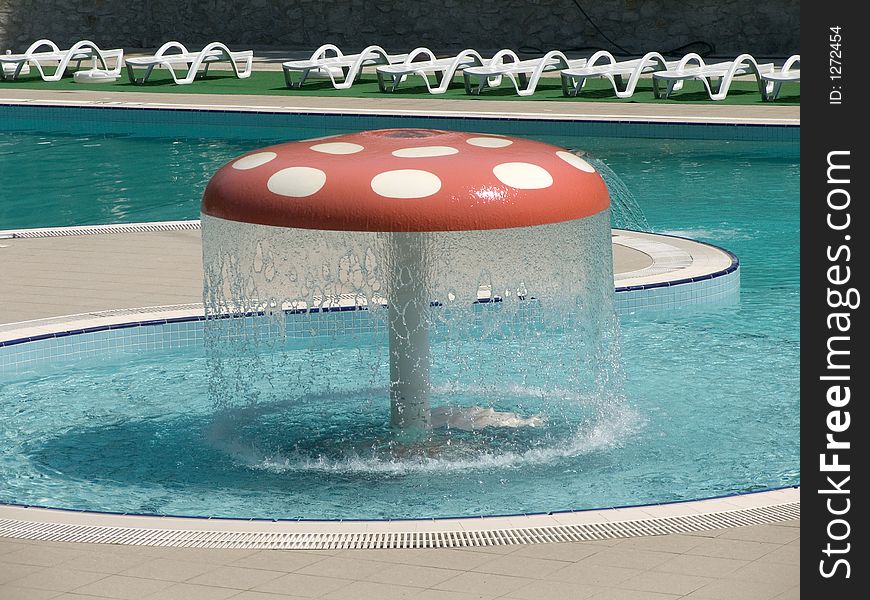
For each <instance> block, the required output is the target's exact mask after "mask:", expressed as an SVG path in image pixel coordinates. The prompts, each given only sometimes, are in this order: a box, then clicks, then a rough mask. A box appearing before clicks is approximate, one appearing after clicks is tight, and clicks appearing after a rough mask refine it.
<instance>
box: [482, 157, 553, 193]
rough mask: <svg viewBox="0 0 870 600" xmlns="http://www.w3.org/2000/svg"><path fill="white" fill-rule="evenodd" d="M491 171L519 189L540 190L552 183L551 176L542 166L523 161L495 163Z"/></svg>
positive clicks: (504, 182)
mask: <svg viewBox="0 0 870 600" xmlns="http://www.w3.org/2000/svg"><path fill="white" fill-rule="evenodd" d="M492 173H493V175H495V176H496V177H498V180H499V181H501V182H502V183H503V184H505V185H509V186H511V187H512V188H517V189H519V190H540V189H543V188H548V187H550V186H551V185H553V178H552V177H551V176H550V174H549V173H548V172H547V170H546V169H544V168H543V167H539V166H538V165H533V164H530V163H524V162H509V163H502V164H500V165H496V166H495V167H493V168H492Z"/></svg>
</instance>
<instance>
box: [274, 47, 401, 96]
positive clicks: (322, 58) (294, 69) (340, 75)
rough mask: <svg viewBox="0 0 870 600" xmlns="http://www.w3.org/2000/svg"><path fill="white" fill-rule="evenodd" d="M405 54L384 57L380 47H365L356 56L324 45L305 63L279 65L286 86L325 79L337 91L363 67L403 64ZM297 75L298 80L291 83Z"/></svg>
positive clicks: (297, 86)
mask: <svg viewBox="0 0 870 600" xmlns="http://www.w3.org/2000/svg"><path fill="white" fill-rule="evenodd" d="M407 56H408V55H407V54H387V51H386V50H384V49H383V48H381V47H380V46H368V47H366V48H364V49H363V51H362V52H360V53H359V54H343V53H342V52H341V50H339V48H338V47H337V46H334V45H332V44H324V45H323V46H321V47H320V48H318V49H317V50H315V51H314V53H313V54H312V55H311V58H309V59H307V60H291V61H288V62H285V63H283V64H282V65H281V67H282V68H283V69H284V81H285V82H286V83H287V87H289V88H293V89H299V88H301V87H302V84H303V83H305V80H306V79H308V78H313V77H317V78H328V79H329V80H330V81H332V87H334V88H335V89H337V90H344V89H347V88H349V87H350V86H352V85H353V84H354V82H355V81H357V80H358V79H359V78H360V76H361V75H362V70H363V67H366V66H370V65H391V64H395V63H399V62H402V61H403V60H405V58H407ZM293 73H299V81H296V82H294V81H293V76H292V74H293Z"/></svg>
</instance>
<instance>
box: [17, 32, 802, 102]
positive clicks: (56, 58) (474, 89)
mask: <svg viewBox="0 0 870 600" xmlns="http://www.w3.org/2000/svg"><path fill="white" fill-rule="evenodd" d="M88 59H90V60H93V67H92V68H91V69H90V70H89V71H88V72H87V73H91V74H92V75H91V77H90V78H91V79H99V78H100V76H101V75H102V76H103V77H105V78H117V77H119V76H120V70H121V65H122V64H125V65H126V67H127V76H128V78H129V80H130V81H131V82H132V83H135V84H142V83H145V82H146V81H148V78H149V77H150V76H151V74H152V72H153V70H154V69H155V68H161V69H167V70H169V72H170V73H171V75H172V79H173V81H175V83H177V84H189V83H192V82H193V81H195V80H196V79H197V78H201V77H205V76H206V75H207V74H208V68H209V66H210V65H211V64H213V63H216V62H227V63H229V65H230V66H231V68H232V70H233V72H234V74H235V76H236V77H238V78H240V79H244V78H246V77H250V75H251V72H252V69H253V52H252V51H250V50H248V51H243V52H233V51H231V50H230V49H229V48H228V47H227V46H226V45H224V44H222V43H220V42H212V43H211V44H208V45H207V46H205V47H204V48H203V49H202V50H200V51H198V52H191V51H189V50H188V49H187V48H186V47H185V46H184V45H183V44H181V43H179V42H167V43H166V44H163V46H161V47H160V48H159V49H158V50H157V52H155V53H154V54H153V55H151V56H144V57H135V58H127V59H126V60H124V58H123V50H101V49H100V48H99V47H98V46H97V45H96V44H94V43H93V42H90V41H87V40H83V41H81V42H78V43H76V44H74V45H73V46H71V47H70V48H69V49H68V50H60V49H59V48H58V47H57V46H56V45H55V44H54V43H52V42H51V41H49V40H39V41H38V42H36V43H34V44H33V45H31V47H30V48H28V49H27V51H26V52H24V53H22V54H6V55H0V62H2V67H3V68H2V71H0V74H2V77H3V79H15V78H16V77H18V76H19V75H20V74H21V73H23V72H26V71H24V69H25V68H29V66H34V67H35V68H36V69H37V70H38V71H39V74H40V76H41V77H42V78H43V79H45V80H46V81H57V80H59V79H60V78H61V77H63V74H64V71H65V70H66V68H67V67H68V66H69V65H70V63H71V62H76V63H77V65H78V66H79V67H80V65H81V62H82V61H83V60H88ZM111 61H114V67H113V68H111V69H110V68H109V67H108V65H109V63H110V62H111ZM45 62H57V63H58V66H57V68H56V69H55V71H54V72H53V73H51V74H48V73H46V72H45V71H44V69H43V64H44V63H45ZM799 65H800V55H794V56H791V57H790V58H789V59H788V60H786V62H785V63H784V65H783V66H782V67H781V68H780V69H776V68H775V66H774V65H773V63H765V64H759V63H758V62H757V61H756V60H755V59H754V58H753V57H752V56H751V55H749V54H741V55H739V56H738V57H736V58H735V59H733V60H729V61H723V62H717V63H712V64H707V63H705V62H704V59H703V58H702V57H701V56H699V55H697V54H687V55H685V56H684V57H683V58H682V59H680V60H666V59H665V58H664V56H662V55H661V54H660V53H658V52H648V53H647V54H645V55H644V56H643V57H641V58H636V59H630V60H617V59H616V58H615V57H614V56H613V55H612V54H611V53H610V52H607V51H606V50H600V51H598V52H595V53H594V54H592V55H591V56H590V57H588V58H578V59H569V58H568V57H567V56H566V55H565V54H564V53H562V52H560V51H558V50H553V51H551V52H548V53H546V54H545V55H544V56H542V57H540V58H534V59H526V60H522V59H520V57H519V56H518V55H517V54H516V53H515V52H513V51H512V50H507V49H505V50H500V51H499V52H497V53H495V54H494V55H493V56H492V57H491V58H484V57H483V56H481V55H480V53H478V52H477V51H475V50H472V49H466V50H463V51H462V52H459V53H458V54H456V55H454V56H450V57H447V58H438V57H436V56H435V54H434V53H433V52H432V51H431V50H429V49H428V48H416V49H414V50H412V51H411V52H410V53H407V54H388V53H387V52H386V51H385V50H384V49H383V48H381V47H380V46H369V47H367V48H365V49H364V50H362V52H359V53H357V54H343V53H342V51H341V50H340V49H339V48H338V47H337V46H334V45H332V44H325V45H323V46H321V47H320V48H318V49H317V50H315V51H314V53H313V54H312V55H311V57H310V58H308V59H306V60H292V61H287V62H285V63H283V64H282V69H283V71H284V79H285V82H286V84H287V86H288V87H289V88H291V89H299V88H301V87H302V86H303V85H304V84H305V83H306V81H309V80H311V79H321V80H323V79H328V80H330V82H331V84H332V86H333V87H334V88H336V89H347V88H349V87H351V86H352V85H353V84H354V83H355V82H356V81H358V80H359V79H360V77H361V76H362V73H363V69H365V68H374V70H375V73H376V75H377V78H378V86H379V88H380V90H381V91H383V92H395V91H396V90H397V89H398V88H399V87H400V85H401V84H402V83H403V82H405V81H407V80H408V79H409V78H411V77H420V78H422V81H423V83H424V84H425V86H426V88H427V89H428V90H429V92H430V93H432V94H443V93H444V92H446V91H447V89H448V87H449V86H450V85H451V84H452V83H453V81H454V78H455V77H456V76H458V75H460V74H461V75H462V78H463V81H464V85H465V91H466V93H468V94H472V95H479V94H481V93H483V92H484V91H485V90H486V89H487V88H493V87H499V86H501V84H502V83H503V82H504V81H505V80H507V81H510V82H511V84H512V85H513V87H514V89H515V90H516V93H517V94H518V95H520V96H530V95H532V94H534V92H535V89H536V88H537V85H538V83H539V81H540V79H541V77H542V76H544V74H546V73H553V74H554V75H555V74H556V73H558V74H559V76H560V78H561V83H562V91H563V93H564V94H565V95H566V96H578V95H580V94H581V93H582V92H583V89H584V87H585V85H586V82H587V81H588V80H590V79H605V80H607V81H608V82H609V83H610V85H611V86H612V88H613V91H614V93H615V94H616V96H617V97H618V98H630V97H631V96H632V95H634V93H635V90H636V88H637V85H638V82H639V80H640V79H641V77H642V76H650V77H651V78H652V85H653V92H654V93H655V96H656V97H657V98H668V97H670V96H671V94H672V93H674V92H675V91H679V90H680V89H682V87H683V85H684V83H685V82H686V81H689V80H700V81H702V82H703V84H704V87H705V89H706V90H707V94H708V96H709V97H710V99H711V100H722V99H724V98H725V97H727V95H728V90H729V89H730V87H731V84H732V82H733V80H734V78H735V77H741V76H753V77H754V79H755V81H756V82H757V84H758V88H759V92H760V93H761V96H762V98H763V99H764V100H775V99H776V98H777V97H778V95H779V93H780V90H781V88H782V84H783V83H784V82H789V81H791V82H799V81H800V68H799ZM77 76H78V74H77Z"/></svg>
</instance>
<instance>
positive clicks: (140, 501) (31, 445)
mask: <svg viewBox="0 0 870 600" xmlns="http://www.w3.org/2000/svg"><path fill="white" fill-rule="evenodd" d="M40 137H43V138H45V139H40ZM267 141H268V140H267ZM546 141H550V142H552V143H556V144H561V145H565V146H568V147H582V148H585V149H587V150H588V151H590V152H591V153H593V154H594V155H596V156H598V157H600V158H602V159H603V160H605V161H606V162H607V164H608V165H609V166H611V167H612V168H613V169H614V170H615V171H616V172H618V173H620V174H621V175H622V177H623V179H624V181H625V182H626V183H627V184H628V186H629V187H630V188H632V189H633V191H634V193H635V196H636V197H637V200H638V202H639V203H640V205H641V207H642V208H643V210H644V212H645V214H646V217H647V219H648V220H649V222H650V225H651V226H652V228H653V230H655V231H660V232H667V233H675V234H678V235H685V236H688V237H694V238H697V239H700V240H703V241H708V242H712V243H714V244H717V245H720V246H723V247H725V248H728V249H729V250H731V251H732V252H734V253H735V254H736V255H737V256H738V257H739V258H740V260H741V298H740V302H739V304H738V305H737V306H733V307H724V308H718V309H716V310H710V311H699V310H694V311H680V312H675V313H670V314H647V315H637V316H629V317H626V318H623V319H622V321H621V324H620V348H621V352H620V363H621V365H622V370H623V376H624V379H625V387H624V398H622V399H621V401H620V402H618V403H614V404H613V405H612V408H611V410H604V411H601V413H600V415H598V417H597V418H595V419H592V418H589V412H588V410H587V407H588V406H589V405H590V403H594V399H589V398H577V397H572V396H571V394H570V392H564V393H563V394H562V397H561V398H559V399H558V400H560V401H563V402H564V406H565V411H564V412H565V413H566V414H568V416H569V417H571V418H570V419H568V421H569V422H574V423H577V426H576V427H575V428H573V429H571V430H570V431H569V430H566V429H565V426H564V425H562V424H560V425H558V426H556V425H554V426H553V427H552V428H549V429H548V428H544V429H539V430H531V429H525V430H515V431H514V432H513V433H512V434H510V435H507V434H504V433H499V434H494V433H491V432H489V433H486V432H485V433H483V434H481V435H478V436H475V435H471V436H467V435H466V436H465V437H462V436H463V435H465V434H457V435H458V436H459V437H457V438H455V439H454V440H453V443H454V444H456V446H455V448H459V450H456V449H455V448H454V449H451V448H446V445H447V441H448V440H446V439H442V440H441V441H442V442H443V443H442V449H441V450H439V451H437V452H432V453H429V454H425V455H420V454H419V453H414V452H410V453H408V455H407V456H404V457H400V458H395V459H391V458H389V456H387V455H385V454H384V453H383V452H380V449H379V448H377V447H376V446H377V441H376V440H377V439H378V432H379V431H382V428H383V427H384V423H385V420H386V419H387V418H388V416H387V411H386V405H385V404H383V405H382V404H381V403H379V402H377V401H374V402H373V401H371V399H370V398H361V397H360V396H359V395H353V394H352V395H347V394H342V383H341V378H335V377H333V378H332V380H331V383H332V384H333V389H332V390H330V394H328V395H326V396H323V397H321V398H319V399H317V398H314V399H313V400H312V403H310V404H305V405H304V406H302V405H292V404H288V403H281V402H271V403H267V404H265V405H263V406H260V407H259V408H258V409H257V410H255V411H237V412H235V413H232V414H226V413H221V414H217V415H216V413H215V409H214V408H213V407H212V405H211V403H210V401H209V399H208V398H207V396H206V394H205V389H206V387H207V375H208V368H209V367H208V364H207V362H208V361H207V360H206V357H205V355H204V353H202V352H192V351H165V352H152V353H146V354H143V355H141V356H135V357H132V356H131V357H125V358H124V359H123V360H108V361H97V362H82V363H78V364H75V365H73V366H70V367H67V368H64V369H62V370H60V369H58V370H44V369H42V370H39V371H38V372H33V373H30V374H25V375H24V376H21V377H15V378H10V377H7V378H6V379H5V380H3V379H0V481H3V483H4V485H3V486H0V502H18V503H27V504H39V505H47V506H59V507H70V508H80V509H93V510H110V511H129V512H145V513H160V514H184V515H212V516H234V517H263V518H386V517H392V518H397V517H437V516H451V515H470V514H505V513H521V512H540V511H552V510H561V509H579V508H594V507H605V506H616V505H625V504H639V503H650V502H665V501H672V500H683V499H689V498H698V497H706V496H714V495H720V494H728V493H735V492H743V491H751V490H760V489H765V488H770V487H779V486H785V485H793V484H797V483H799V482H800V470H799V437H798V434H799V392H800V390H799V383H798V367H799V359H800V332H799V310H800V305H799V289H800V281H799V246H798V240H799V229H800V222H799V216H798V209H799V204H798V186H799V177H800V157H799V154H798V147H797V144H794V143H760V142H724V141H718V142H717V141H690V140H678V141H676V140H646V139H628V140H627V139H620V140H610V139H603V138H587V139H583V140H578V139H565V138H547V139H546ZM39 142H49V143H43V144H39ZM0 143H2V144H4V145H3V146H2V152H3V156H2V157H0V161H8V160H9V159H10V158H9V156H8V155H7V153H9V152H13V151H14V152H18V150H20V149H21V148H31V151H32V152H33V153H35V154H33V155H32V156H36V157H39V156H47V154H46V155H43V154H40V150H39V147H40V146H41V147H43V149H44V150H45V152H47V153H54V154H52V155H51V158H52V159H54V158H59V157H65V161H66V162H65V163H64V164H65V169H66V172H67V173H68V174H69V176H68V177H67V178H66V185H65V184H64V182H59V181H56V180H54V179H51V178H47V177H45V176H44V171H40V170H39V169H36V168H35V167H34V170H33V173H32V174H31V176H30V177H29V178H25V177H18V178H15V180H14V183H13V185H14V186H15V188H14V189H15V193H14V194H13V196H11V197H12V198H13V201H12V202H8V201H5V202H2V203H0V211H2V212H0V227H2V228H12V227H26V226H37V225H40V226H48V225H62V224H63V225H66V224H81V223H94V222H127V221H143V220H167V219H182V218H195V217H196V216H197V212H198V197H199V194H200V192H201V189H202V186H204V184H205V182H206V181H207V180H208V177H209V175H210V173H211V172H212V171H213V170H214V169H215V168H217V166H219V165H220V164H222V163H223V162H224V161H226V160H228V159H229V158H231V157H233V156H235V155H237V154H240V153H242V152H244V151H247V150H248V149H251V148H254V147H257V146H259V145H262V143H265V142H264V141H261V140H257V141H215V140H201V139H200V140H195V139H174V140H169V139H135V138H128V137H117V138H115V137H106V136H104V137H100V138H88V139H87V140H84V139H82V136H78V137H73V136H69V137H65V136H58V135H48V136H39V135H34V134H0ZM92 144H99V145H92ZM86 146H87V147H86ZM64 148H65V150H64ZM49 160H50V159H49ZM95 164H96V165H99V166H100V168H97V169H94V168H93V166H94V165H95ZM5 167H6V165H4V164H3V163H2V162H0V169H4V168H5ZM28 168H29V167H28ZM82 173H88V174H89V175H88V177H90V178H91V179H92V181H90V182H89V183H87V184H86V183H83V182H82V183H79V180H80V178H81V177H82ZM28 179H29V182H30V183H29V184H26V183H25V181H27V180H28ZM34 182H38V184H34ZM57 192H59V193H60V195H62V196H65V198H66V200H64V201H62V202H60V201H58V202H57V203H55V201H56V198H57V197H58V195H57ZM50 198H51V199H50ZM119 198H123V200H119ZM73 205H74V206H75V208H74V209H73V208H71V206H73ZM34 206H39V207H40V210H39V211H38V214H37V212H36V211H34V210H33V207H34ZM547 342H548V343H546V344H543V345H542V348H541V351H542V352H559V351H560V348H561V345H560V342H559V340H558V339H556V338H553V339H550V340H547ZM365 343H366V342H365V341H364V340H362V341H358V344H361V345H362V346H365ZM356 352H359V349H358V348H357V347H356V346H354V347H348V346H347V345H346V344H342V343H341V341H340V340H339V341H336V343H335V346H334V347H333V348H332V349H331V350H330V353H329V356H327V357H320V358H319V360H330V361H333V362H334V364H347V365H350V366H349V367H348V369H347V372H346V373H345V375H346V377H347V380H348V381H351V380H353V379H354V378H357V377H359V373H355V372H354V370H353V369H352V368H351V366H352V365H353V364H354V361H353V360H351V359H350V358H349V357H352V356H353V354H354V353H356ZM288 356H289V358H288V361H289V364H292V365H297V366H301V365H306V364H307V365H310V364H311V363H310V362H306V361H310V358H311V357H310V355H309V354H307V353H306V352H305V351H302V350H300V351H299V352H298V353H296V354H294V351H293V349H292V348H291V349H289V350H288ZM288 377H289V376H288ZM289 381H290V379H289V378H288V382H289ZM282 383H286V382H282V381H281V380H280V379H279V380H278V381H272V382H270V385H273V386H275V387H279V388H280V386H281V385H282ZM378 393H379V392H378V390H374V391H372V392H371V396H372V397H377V395H378ZM452 393H454V394H458V395H462V396H465V397H469V398H471V399H472V400H474V398H473V396H474V390H458V391H457V390H454V391H453V392H452ZM534 396H535V390H534V389H532V388H529V387H527V388H523V387H516V388H514V389H512V390H507V391H506V392H505V399H504V400H503V402H505V403H507V406H508V407H510V403H511V402H513V401H514V400H511V398H515V399H516V400H515V402H516V403H517V404H521V405H522V406H523V407H524V408H525V409H527V410H528V409H530V408H534V404H533V401H532V400H529V398H533V397H534ZM316 400H319V401H316ZM552 400H553V399H552V398H549V399H547V401H548V402H545V404H547V406H552ZM324 406H326V407H329V410H326V409H325V408H324ZM542 410H544V408H542ZM551 422H553V423H564V422H566V421H559V420H557V419H551ZM361 440H362V441H365V442H368V443H360V441H361Z"/></svg>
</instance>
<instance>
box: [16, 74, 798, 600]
mask: <svg viewBox="0 0 870 600" xmlns="http://www.w3.org/2000/svg"><path fill="white" fill-rule="evenodd" d="M0 103H13V104H16V103H23V104H31V105H34V104H46V105H53V106H69V105H94V104H101V105H107V106H112V105H114V106H140V107H143V108H189V109H206V110H208V109H216V110H227V109H232V110H256V111H263V110H279V111H292V112H351V113H355V114H366V112H367V111H368V112H370V113H372V114H374V113H384V112H388V113H391V114H420V115H424V114H457V115H458V114H461V115H464V116H484V117H492V118H504V117H505V116H512V117H516V118H547V119H600V120H620V121H629V120H644V121H649V120H654V121H663V122H710V123H716V122H718V123H721V122H730V123H773V124H792V125H797V124H799V119H800V113H799V108H798V107H782V106H776V107H774V106H771V107H768V106H715V105H702V106H686V105H682V104H681V105H670V104H667V105H662V104H655V105H653V104H648V105H644V104H613V103H607V104H605V103H600V104H599V103H592V102H583V103H577V104H572V103H564V102H562V103H546V102H536V103H534V105H533V106H532V105H528V106H526V105H525V103H522V102H498V101H488V102H486V103H482V102H481V103H474V104H473V106H471V105H470V103H468V102H466V101H461V100H455V101H451V100H441V99H436V100H431V101H428V100H424V101H420V100H401V99H384V100H377V101H374V100H368V99H356V98H342V99H338V98H287V97H256V98H252V97H251V96H244V97H242V96H208V95H200V94H196V95H194V94H191V95H185V94H173V95H172V96H171V98H170V97H167V96H166V95H160V94H148V93H143V94H138V93H100V92H78V91H76V92H42V91H40V92H37V91H34V90H11V89H2V90H0ZM252 103H256V105H254V104H252ZM470 111H471V112H470ZM615 252H616V261H617V264H618V265H619V264H620V261H622V263H621V264H622V265H623V267H619V266H618V267H617V277H619V276H620V274H622V275H625V274H626V273H628V272H636V271H640V270H643V269H645V268H647V267H649V261H648V260H647V259H645V258H644V257H643V256H639V255H637V254H633V253H632V252H629V251H625V252H623V251H620V250H619V249H618V248H617V249H616V251H615ZM198 269H199V270H201V257H200V245H199V232H198V231H186V232H180V231H175V232H156V233H143V234H109V235H92V236H91V235H89V236H75V237H58V238H40V239H0V307H2V309H0V324H4V323H5V324H7V325H6V326H5V327H2V329H6V328H7V327H9V326H8V324H9V323H12V322H16V321H25V320H32V319H44V318H46V317H55V316H59V315H68V314H71V313H88V312H92V311H99V310H112V309H123V308H132V307H141V306H155V305H166V304H184V303H197V302H199V301H200V294H201V284H200V279H199V277H198V275H197V274H198V273H199V272H201V271H198ZM620 269H622V270H620ZM157 282H159V283H157ZM771 494H772V495H768V496H765V495H763V494H761V495H752V496H738V497H734V498H732V499H723V500H721V501H716V502H719V504H718V507H713V508H710V506H711V505H707V508H703V506H704V505H699V504H698V503H685V504H675V505H659V506H656V507H644V508H641V509H624V512H621V513H618V512H615V511H613V512H610V513H609V514H608V515H590V513H568V515H575V516H574V518H575V519H577V521H578V523H580V522H581V521H583V519H584V518H585V519H586V522H587V523H591V525H592V526H594V524H595V522H596V521H595V519H598V522H599V523H606V522H609V521H610V522H612V521H616V522H617V523H620V522H623V521H643V520H644V519H650V518H658V519H661V518H666V517H667V515H675V514H677V513H680V514H687V515H688V516H689V517H692V518H695V517H696V515H702V514H704V513H705V511H707V512H711V511H712V514H716V513H717V512H718V513H721V512H726V513H727V512H733V511H736V510H740V509H741V507H746V506H749V505H750V504H752V503H756V504H757V503H758V502H761V503H762V505H764V503H765V502H767V503H768V504H769V505H773V506H776V505H777V504H782V503H783V502H787V503H791V504H794V503H797V504H798V505H799V501H800V491H799V490H796V489H790V490H782V491H780V492H771ZM753 496H754V497H753ZM0 509H2V510H3V512H2V513H0V524H4V523H6V524H7V525H8V524H9V523H10V522H13V521H14V520H16V519H21V520H22V521H25V520H26V518H25V517H24V514H26V511H35V510H36V509H16V508H14V507H0ZM10 511H11V512H10ZM22 511H24V513H22ZM32 514H35V513H32ZM582 515H586V516H585V517H584V516H582ZM54 517H55V518H54V521H55V522H64V520H65V519H66V520H67V521H68V520H75V519H76V518H86V515H85V517H81V515H78V514H76V513H68V516H67V517H65V519H61V518H57V515H56V514H55V515H54ZM565 518H566V519H567V518H568V517H565ZM590 518H591V519H592V520H591V521H590V520H589V519H590ZM117 519H118V521H119V522H120V521H121V520H122V518H121V517H117ZM50 520H51V517H49V521H50ZM507 521H509V519H507V520H506V521H505V522H504V523H502V526H508V525H509V523H508V522H507ZM755 522H761V521H755ZM127 523H129V521H127ZM199 523H200V527H201V528H205V527H209V526H213V525H215V523H214V522H209V521H200V522H199ZM426 523H427V524H428V523H433V522H426ZM206 524H208V525H206ZM386 525H387V528H390V527H395V524H394V525H393V526H391V525H390V524H389V523H387V524H386ZM125 526H126V525H125ZM215 526H216V525H215ZM49 530H50V528H49V529H45V530H34V532H33V533H32V535H31V534H28V535H22V536H14V537H5V538H3V537H0V597H2V598H3V599H4V600H7V599H8V600H13V599H15V598H64V599H68V600H71V599H73V598H75V599H79V600H82V599H86V598H128V599H129V598H150V599H153V600H158V599H166V598H177V599H185V600H187V599H196V598H207V599H222V598H234V599H236V600H279V599H282V598H287V599H292V598H326V599H330V600H342V599H348V600H350V599H353V600H366V599H373V600H374V599H378V600H391V599H394V598H395V599H419V600H475V599H477V600H492V599H495V598H508V599H516V600H538V599H547V600H549V599H553V600H560V599H564V600H582V599H585V598H591V599H593V600H632V599H638V600H641V599H642V600H675V599H678V598H687V599H688V598H697V599H707V600H716V599H722V600H725V599H727V600H731V599H732V598H739V599H740V600H756V599H757V600H770V599H778V600H786V599H791V598H795V599H796V598H799V597H800V587H799V571H800V562H799V550H800V521H799V519H789V520H776V519H774V520H773V521H772V522H770V521H769V520H768V521H767V522H764V524H756V525H747V526H731V527H724V528H713V529H710V528H703V527H699V530H697V531H683V532H679V533H671V534H665V535H642V536H635V535H633V536H631V537H613V536H612V537H608V538H607V539H598V540H587V541H575V542H563V543H511V544H508V545H485V546H479V547H474V546H464V547H460V548H438V549H401V550H399V549H376V550H365V549H354V550H345V549H329V548H321V549H318V550H293V551H279V550H264V549H258V548H256V547H251V548H246V549H231V548H185V547H161V546H158V545H130V544H95V543H81V542H68V541H58V540H59V538H60V537H62V536H61V533H62V532H60V530H58V529H57V528H55V529H54V530H51V531H49ZM651 531H652V530H651ZM659 533H661V532H659ZM40 536H41V537H43V538H48V539H38V538H39V537H40ZM25 538H37V539H25ZM77 539H82V538H77ZM49 540H54V541H49Z"/></svg>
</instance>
